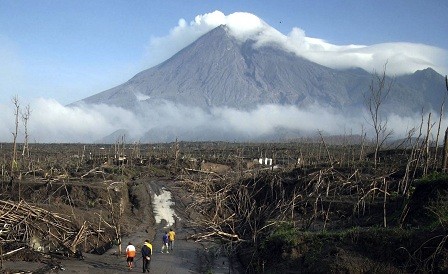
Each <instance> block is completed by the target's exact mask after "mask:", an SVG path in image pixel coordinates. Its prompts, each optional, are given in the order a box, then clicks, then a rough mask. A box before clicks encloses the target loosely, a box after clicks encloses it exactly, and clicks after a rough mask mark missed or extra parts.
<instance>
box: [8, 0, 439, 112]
mask: <svg viewBox="0 0 448 274" xmlns="http://www.w3.org/2000/svg"><path fill="white" fill-rule="evenodd" d="M215 10H219V11H221V12H222V13H224V14H226V15H228V14H231V13H234V12H238V11H243V12H248V13H252V14H254V15H256V16H258V17H259V18H261V19H262V20H264V21H265V22H266V23H267V24H269V25H270V26H271V27H273V28H275V29H277V30H278V31H280V32H281V33H283V34H287V33H289V32H290V31H291V30H292V29H293V28H294V27H298V28H300V29H302V30H303V31H304V32H305V34H306V36H307V37H314V38H320V39H323V40H325V41H327V42H329V43H331V44H335V45H349V44H356V45H373V44H379V43H385V42H411V43H421V44H426V45H430V46H435V47H439V48H442V49H445V50H447V49H448V30H447V29H446V26H448V13H447V11H448V1H445V0H431V1H424V0H414V1H393V0H392V1H386V0H379V1H343V0H342V1H340V0H332V1H282V0H280V1H278V0H277V1H273V0H269V1H255V0H252V1H236V0H226V1H206V0H188V1H180V0H177V1H167V0H152V1H140V0H136V1H124V0H123V1H49V0H45V1H34V0H28V1H24V0H0V57H1V58H0V66H1V68H0V80H1V81H0V103H3V104H6V103H9V102H10V100H11V97H12V96H14V95H18V96H19V99H22V100H23V101H28V100H32V99H33V98H37V97H43V98H52V99H55V100H57V101H58V102H60V103H61V104H69V103H71V102H74V101H77V100H80V99H82V98H85V97H87V96H89V95H93V94H95V93H98V92H101V91H103V90H105V89H108V88H111V87H113V86H115V85H118V84H120V83H123V82H124V81H126V80H128V79H129V78H130V77H132V76H133V75H135V74H136V73H137V72H139V71H141V70H143V69H145V68H148V67H150V66H152V65H154V64H153V63H152V62H151V60H150V59H151V58H150V56H151V52H150V49H149V48H150V47H149V45H150V43H151V39H154V38H157V37H164V36H167V35H168V34H169V32H170V30H171V29H173V28H174V27H176V26H177V25H178V21H179V19H181V18H183V19H185V20H186V22H187V23H189V22H190V21H192V20H194V18H195V16H197V15H201V14H206V13H211V12H213V11H215Z"/></svg>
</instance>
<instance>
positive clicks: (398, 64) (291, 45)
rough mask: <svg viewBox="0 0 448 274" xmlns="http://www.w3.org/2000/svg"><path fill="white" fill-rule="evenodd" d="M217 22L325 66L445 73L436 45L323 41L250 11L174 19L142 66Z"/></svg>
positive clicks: (443, 55) (152, 43) (170, 52)
mask: <svg viewBox="0 0 448 274" xmlns="http://www.w3.org/2000/svg"><path fill="white" fill-rule="evenodd" d="M219 25H227V26H228V27H229V29H230V33H231V34H232V35H233V36H234V37H235V38H237V39H239V40H240V41H244V40H245V39H254V40H255V41H257V43H256V46H263V45H266V44H276V45H278V46H280V47H282V48H284V49H286V50H288V51H291V52H294V53H295V54H297V55H298V56H301V57H304V58H306V59H309V60H311V61H313V62H316V63H318V64H321V65H324V66H328V67H331V68H337V69H344V68H351V67H360V68H363V69H365V70H367V71H369V72H371V71H373V70H376V71H382V69H383V67H384V64H385V63H386V62H387V63H388V66H387V68H388V71H387V72H388V73H389V74H390V75H401V74H406V73H413V72H415V71H416V70H420V69H426V68H428V67H432V68H433V69H434V70H436V71H438V72H439V73H441V74H447V73H448V63H447V61H446V60H447V59H448V53H447V51H446V50H443V49H440V48H437V47H433V46H429V45H424V44H414V43H406V42H397V43H382V44H374V45H334V44H330V43H328V42H326V41H325V40H323V39H319V38H313V37H307V36H306V34H305V31H304V30H302V29H300V28H293V29H292V30H291V32H290V33H289V34H287V35H284V34H282V33H280V32H279V31H277V30H276V29H274V28H272V27H270V26H269V25H268V24H266V23H265V22H264V21H263V20H261V19H260V18H258V17H257V16H255V15H253V14H250V13H245V12H236V13H232V14H229V15H225V14H223V13H222V12H220V11H214V12H211V13H206V14H203V15H198V16H196V17H195V19H194V20H193V21H191V22H190V23H187V21H186V20H185V19H180V20H179V23H178V25H177V26H176V27H174V28H173V29H172V30H171V31H170V33H169V34H168V35H167V36H165V37H154V38H152V39H151V41H150V45H149V47H148V65H151V66H153V65H156V64H158V63H160V62H162V61H164V60H166V59H168V58H169V57H171V56H172V55H174V54H175V53H176V52H178V51H180V50H181V49H182V48H184V47H186V46H187V45H189V44H191V43H192V42H193V41H195V40H196V39H197V38H199V37H200V36H201V35H203V34H205V33H206V32H208V31H210V30H211V29H213V28H215V27H217V26H219Z"/></svg>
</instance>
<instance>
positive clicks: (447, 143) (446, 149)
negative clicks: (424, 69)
mask: <svg viewBox="0 0 448 274" xmlns="http://www.w3.org/2000/svg"><path fill="white" fill-rule="evenodd" d="M445 86H446V90H447V91H448V77H447V76H446V75H445ZM447 135H448V128H447V129H446V131H445V140H444V142H443V162H442V169H443V171H444V172H446V169H447V165H448V136H447Z"/></svg>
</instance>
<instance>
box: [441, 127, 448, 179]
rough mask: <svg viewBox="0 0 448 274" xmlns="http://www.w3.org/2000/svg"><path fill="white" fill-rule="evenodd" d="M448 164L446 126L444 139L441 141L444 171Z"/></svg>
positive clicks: (447, 133)
mask: <svg viewBox="0 0 448 274" xmlns="http://www.w3.org/2000/svg"><path fill="white" fill-rule="evenodd" d="M447 164H448V128H446V130H445V139H444V141H443V161H442V170H443V172H446V170H447Z"/></svg>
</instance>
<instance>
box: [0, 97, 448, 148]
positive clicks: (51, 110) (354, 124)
mask: <svg viewBox="0 0 448 274" xmlns="http://www.w3.org/2000/svg"><path fill="white" fill-rule="evenodd" d="M30 106H31V117H30V120H29V124H28V133H29V135H30V138H29V142H30V143H34V142H37V143H60V142H62V143H79V142H81V143H95V142H98V140H101V139H102V138H103V137H105V136H107V135H109V134H111V133H113V132H115V131H117V130H119V129H125V130H126V131H127V134H128V135H126V139H127V140H129V141H131V140H136V141H137V140H141V138H143V136H144V135H145V133H146V132H148V131H151V130H157V129H164V128H174V129H176V130H177V132H178V133H179V134H178V135H177V136H174V137H173V138H171V139H168V140H164V141H167V142H172V141H174V140H175V138H176V137H178V138H179V140H185V138H184V137H185V136H184V135H183V133H184V132H189V134H190V135H189V136H190V137H191V132H192V131H193V132H195V131H196V129H206V130H203V131H197V132H196V133H198V134H201V136H196V138H197V139H190V141H195V140H213V136H216V133H218V134H222V135H225V136H227V138H228V140H238V137H240V136H246V137H247V138H251V139H258V138H260V137H262V136H272V135H274V134H275V133H277V132H278V131H279V130H286V131H291V132H298V133H300V134H301V135H294V137H301V136H313V137H315V136H317V131H318V130H321V131H323V133H324V134H325V135H344V134H362V132H366V131H367V133H369V131H370V133H371V127H370V126H369V125H368V120H367V118H365V117H368V115H367V113H364V114H363V115H357V116H354V115H349V114H342V113H337V112H335V111H334V110H331V109H329V108H327V107H326V108H322V107H319V106H317V105H314V106H311V107H308V108H306V109H299V108H297V107H295V106H279V105H264V106H259V107H258V108H256V109H254V110H251V111H242V110H236V109H232V108H214V109H212V110H211V111H209V112H206V111H203V110H201V109H199V108H196V109H195V108H193V109H192V108H190V107H184V106H180V105H174V104H171V103H166V104H163V105H160V106H159V107H156V108H153V109H152V110H151V111H150V112H149V113H146V115H144V114H143V113H141V114H134V113H132V112H130V111H127V110H124V109H122V108H118V107H111V106H106V105H83V106H78V107H66V106H63V105H61V104H59V103H58V102H56V101H54V100H51V99H39V100H37V101H35V102H32V103H31V104H30ZM0 108H1V110H2V111H1V112H0V119H1V120H2V121H4V124H3V125H4V126H3V127H0V142H12V134H11V133H12V132H13V130H14V116H13V109H12V106H2V105H0ZM425 117H426V116H425ZM432 119H433V121H437V119H438V118H437V117H434V115H433V118H432ZM420 122H421V116H420V114H416V115H415V117H405V118H403V117H399V116H396V115H393V116H390V117H388V127H389V128H391V129H392V128H393V130H394V135H393V137H394V138H404V137H406V135H407V132H408V131H409V130H410V129H411V128H414V127H418V126H419V125H420ZM447 125H448V123H447V121H446V120H444V121H443V124H442V128H445V127H446V126H447ZM19 131H20V132H19V137H18V142H23V141H24V137H23V132H24V128H23V125H22V124H21V125H20V127H19ZM207 134H210V135H207ZM213 134H215V135H213ZM432 134H433V135H434V134H435V132H433V133H432ZM370 136H373V135H370ZM232 138H234V139H232ZM114 141H116V140H112V142H114Z"/></svg>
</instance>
